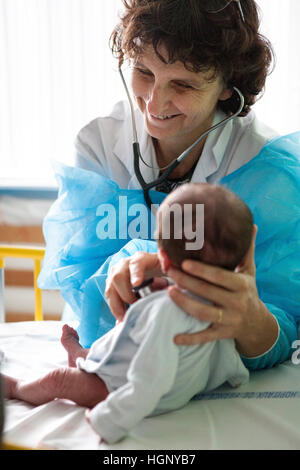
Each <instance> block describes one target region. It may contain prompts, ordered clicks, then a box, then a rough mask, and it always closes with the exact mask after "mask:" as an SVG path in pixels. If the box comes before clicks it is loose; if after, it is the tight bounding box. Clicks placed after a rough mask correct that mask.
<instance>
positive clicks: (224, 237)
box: [4, 183, 253, 443]
mask: <svg viewBox="0 0 300 470" xmlns="http://www.w3.org/2000/svg"><path fill="white" fill-rule="evenodd" d="M200 204H203V205H204V217H202V219H201V224H203V222H204V245H203V247H202V248H201V249H199V248H197V249H187V246H188V245H187V243H189V244H190V245H189V246H191V244H192V240H191V237H190V234H191V233H194V234H195V237H197V233H199V229H201V230H202V231H203V225H201V226H200V223H199V221H198V220H197V217H196V216H195V214H196V213H197V210H198V209H197V208H199V205H200ZM174 207H177V211H175V210H174V211H171V210H170V209H172V208H174ZM187 207H189V208H192V211H190V212H189V217H186V218H184V217H182V214H183V211H184V210H185V209H186V208H187ZM178 208H179V209H182V211H181V210H178ZM199 213H200V212H199ZM167 224H169V226H168V229H169V230H165V228H166V225H167ZM180 228H182V229H184V230H179V229H180ZM178 230H179V231H181V235H180V237H179V238H178ZM252 231H253V219H252V215H251V212H250V210H249V209H248V207H247V206H246V205H245V204H244V203H243V202H242V201H241V200H240V199H239V198H238V197H237V196H235V195H234V194H233V193H232V192H230V191H229V190H227V189H225V188H224V187H221V186H218V185H209V184H202V183H196V184H191V183H190V184H185V185H183V186H181V187H179V188H178V189H176V190H175V191H174V192H172V193H171V194H170V195H168V196H167V197H166V199H165V200H164V202H163V203H162V205H161V206H160V208H159V210H158V214H157V233H156V238H157V243H158V253H159V259H160V263H161V266H162V270H163V271H164V272H167V270H168V268H169V267H170V266H171V265H174V266H176V267H180V265H181V262H182V261H183V260H184V259H187V258H190V259H197V260H200V261H203V262H205V263H210V264H214V265H218V266H222V267H223V268H225V269H230V270H234V269H235V268H236V267H237V266H238V265H239V264H240V263H241V262H242V260H243V257H244V256H245V255H246V253H247V251H248V249H249V246H250V242H251V237H252ZM166 232H167V235H168V236H167V237H166V236H165V233H166ZM186 234H189V235H188V237H187V236H186ZM203 302H205V300H203ZM208 326H209V324H208V323H204V322H200V321H199V320H197V319H196V318H194V317H192V316H191V315H188V314H186V313H185V312H184V311H183V310H181V309H180V308H179V307H178V306H177V305H176V304H175V303H173V301H172V300H171V299H170V297H169V296H168V293H167V291H166V290H161V291H158V292H153V293H150V294H149V295H148V296H146V297H143V298H141V299H140V300H138V301H136V302H135V303H134V304H133V305H132V306H130V308H129V309H128V310H127V312H126V315H125V317H124V320H123V321H122V322H120V323H119V324H117V325H116V326H115V327H114V328H113V329H112V330H111V331H109V332H108V333H107V334H105V335H104V336H103V337H101V338H99V339H98V340H97V341H95V343H94V344H93V345H92V347H91V349H90V350H87V349H84V348H82V347H81V345H80V343H79V338H78V336H77V334H76V332H75V330H73V329H72V328H70V327H69V326H68V325H64V327H63V333H62V344H63V346H64V347H65V349H66V350H67V352H68V358H69V367H64V368H59V369H56V370H53V371H51V372H50V373H48V374H47V375H45V376H44V377H42V378H40V379H38V380H35V381H32V382H29V383H26V382H22V381H19V380H16V379H14V378H12V377H8V376H4V381H5V397H6V398H8V399H13V398H14V399H19V400H23V401H26V402H29V403H31V404H34V405H41V404H43V403H46V402H49V401H51V400H54V399H56V398H62V399H69V400H72V401H74V402H75V403H77V404H78V405H80V406H83V407H87V408H88V410H87V413H86V416H87V419H88V421H89V422H90V424H91V425H92V427H93V428H94V430H95V431H96V432H98V434H99V435H100V436H101V437H102V439H103V440H105V441H106V442H108V443H115V442H117V441H119V440H120V439H122V438H123V437H125V436H126V434H127V433H128V432H129V431H130V429H132V428H133V427H134V426H135V425H136V424H138V423H139V422H140V421H141V420H142V419H143V418H145V417H147V416H154V415H157V414H161V413H166V412H169V411H172V410H175V409H178V408H180V407H182V406H184V405H186V404H187V403H188V402H189V401H190V400H191V399H192V398H193V396H195V395H196V394H197V393H199V392H207V391H210V390H213V389H215V388H217V387H219V386H220V385H221V384H223V383H225V382H229V383H230V384H231V385H232V386H237V385H240V384H241V383H245V382H246V381H247V380H248V379H249V373H248V370H247V369H246V368H245V367H244V365H243V363H242V361H241V359H240V356H239V354H238V353H237V351H236V349H235V344H234V340H232V339H224V340H219V341H214V342H210V343H207V344H202V345H201V344H197V345H193V346H183V345H180V346H179V345H176V344H175V343H174V340H173V339H174V337H175V336H176V335H177V334H179V333H196V332H199V331H200V330H203V329H205V328H207V327H208Z"/></svg>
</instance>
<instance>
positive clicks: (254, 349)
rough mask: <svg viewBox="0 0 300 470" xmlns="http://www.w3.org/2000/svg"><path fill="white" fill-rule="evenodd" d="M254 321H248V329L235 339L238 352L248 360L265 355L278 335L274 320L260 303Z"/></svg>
mask: <svg viewBox="0 0 300 470" xmlns="http://www.w3.org/2000/svg"><path fill="white" fill-rule="evenodd" d="M256 319H257V321H256V322H253V323H252V322H251V321H250V323H251V328H250V329H248V328H247V329H246V330H245V333H242V334H241V335H240V336H239V337H238V338H236V348H237V350H238V352H239V353H240V354H242V355H243V356H245V357H249V358H251V357H256V356H260V355H261V354H264V353H266V352H267V351H268V350H269V349H270V348H272V346H273V345H274V344H275V343H276V340H277V338H278V333H279V331H278V323H277V321H276V318H275V317H274V315H272V313H270V312H269V310H268V309H267V307H266V306H265V304H264V303H263V302H261V301H260V311H259V315H256Z"/></svg>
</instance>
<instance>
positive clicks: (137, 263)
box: [105, 252, 168, 321]
mask: <svg viewBox="0 0 300 470" xmlns="http://www.w3.org/2000/svg"><path fill="white" fill-rule="evenodd" d="M162 275H163V272H162V270H161V266H160V262H159V259H158V255H157V254H156V253H145V252H137V253H135V254H134V255H133V256H130V257H129V258H124V259H122V260H121V261H119V263H117V264H116V265H115V266H113V267H112V268H111V270H110V271H109V274H108V277H107V280H106V289H105V295H106V299H107V302H108V305H109V307H110V310H111V312H112V314H113V315H114V316H115V317H116V319H117V320H118V321H122V319H123V317H124V315H125V312H126V304H132V303H134V302H135V301H136V300H137V297H136V295H135V294H134V293H133V292H132V287H133V286H138V285H139V284H141V283H142V282H143V281H144V280H146V279H149V278H151V277H153V278H154V282H153V283H152V285H151V289H153V290H156V289H162V288H164V287H166V286H167V285H168V282H167V280H166V279H163V278H159V277H160V276H162Z"/></svg>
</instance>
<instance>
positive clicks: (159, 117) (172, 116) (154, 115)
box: [150, 114, 179, 121]
mask: <svg viewBox="0 0 300 470" xmlns="http://www.w3.org/2000/svg"><path fill="white" fill-rule="evenodd" d="M150 116H151V117H152V118H154V119H159V120H160V121H166V120H169V119H173V118H175V117H177V116H179V114H170V115H167V114H166V115H163V114H150Z"/></svg>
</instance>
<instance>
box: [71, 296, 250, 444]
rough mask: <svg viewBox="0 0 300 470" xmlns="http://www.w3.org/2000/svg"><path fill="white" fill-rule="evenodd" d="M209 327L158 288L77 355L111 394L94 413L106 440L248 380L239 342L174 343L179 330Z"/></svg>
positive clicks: (93, 418)
mask: <svg viewBox="0 0 300 470" xmlns="http://www.w3.org/2000/svg"><path fill="white" fill-rule="evenodd" d="M207 326H208V323H204V322H200V321H199V320H197V319H195V318H194V317H192V316H191V315H188V314H186V313H185V312H184V311H183V310H181V309H180V308H179V307H178V306H177V305H176V304H175V303H174V302H173V301H172V300H171V299H170V297H169V295H168V293H167V292H166V291H159V292H156V293H152V294H150V295H149V296H147V297H145V298H143V299H141V300H139V301H137V302H136V303H135V304H133V305H132V306H131V307H130V308H129V309H128V311H127V313H126V315H125V319H124V321H123V322H122V323H120V324H118V325H117V326H116V327H115V328H113V329H112V330H111V331H109V332H108V333H107V334H106V335H104V336H103V337H101V338H100V339H98V340H97V341H96V342H95V343H94V344H93V345H92V347H91V349H90V351H89V354H88V356H87V357H86V359H83V358H78V359H77V367H79V368H80V369H82V370H85V371H86V372H89V373H95V374H97V375H98V376H99V377H100V378H101V379H102V380H103V381H104V382H105V384H106V386H107V389H108V391H109V392H110V394H109V395H108V397H107V399H106V400H104V401H102V402H100V403H99V404H98V405H96V406H95V407H94V408H93V409H92V411H91V413H90V420H91V424H92V426H93V427H94V429H95V430H96V431H97V432H98V433H99V434H100V436H101V437H103V439H105V440H106V441H107V442H108V443H115V442H117V441H118V440H120V439H122V438H123V437H125V436H126V434H127V433H128V431H129V430H130V429H132V428H133V427H134V426H135V425H136V424H137V423H139V422H140V421H141V420H142V419H143V418H145V417H146V416H154V415H157V414H161V413H166V412H169V411H172V410H175V409H178V408H180V407H182V406H184V405H186V404H187V403H188V402H189V401H190V400H191V399H192V397H193V396H195V395H196V394H197V393H199V392H207V391H209V390H213V389H215V388H217V387H218V386H220V385H221V384H223V383H225V382H227V381H228V382H229V383H230V384H231V385H232V386H237V385H240V384H242V383H245V382H247V381H248V380H249V372H248V370H247V369H246V368H245V366H244V365H243V363H242V361H241V359H240V356H239V354H238V352H237V351H236V349H235V343H234V340H232V339H224V340H220V341H214V342H210V343H207V344H202V345H201V344H197V345H194V346H178V345H176V344H175V343H174V341H173V338H174V336H176V335H177V334H179V333H195V332H198V331H201V330H204V329H205V328H207Z"/></svg>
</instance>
